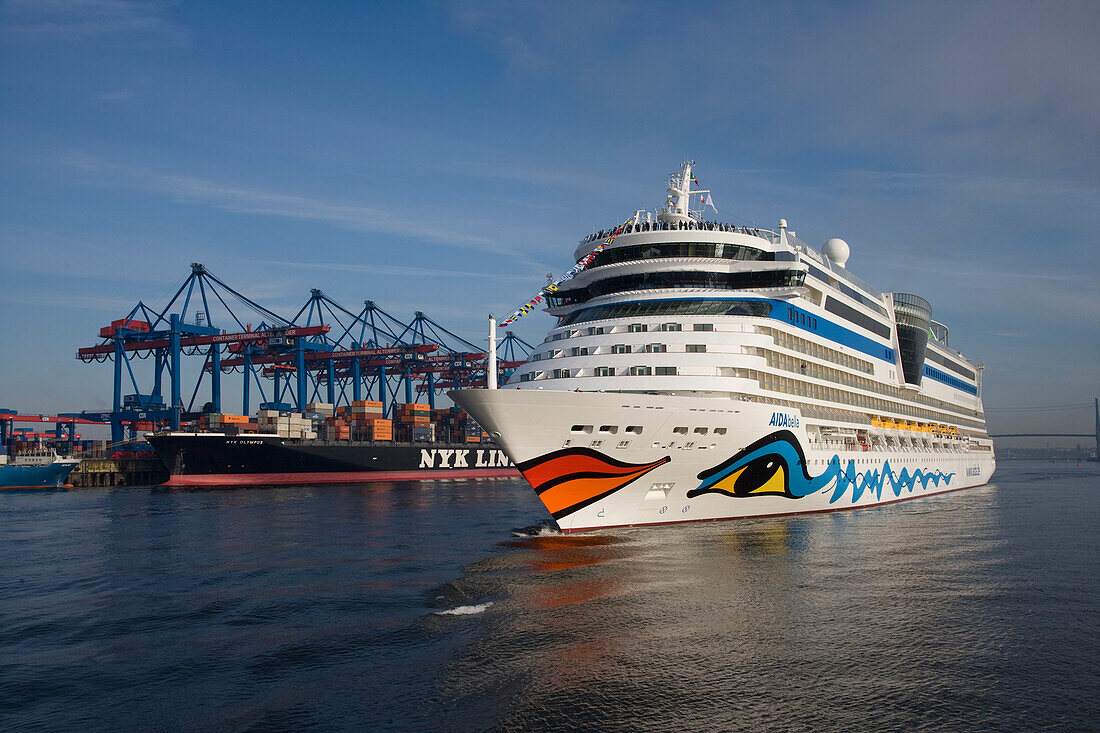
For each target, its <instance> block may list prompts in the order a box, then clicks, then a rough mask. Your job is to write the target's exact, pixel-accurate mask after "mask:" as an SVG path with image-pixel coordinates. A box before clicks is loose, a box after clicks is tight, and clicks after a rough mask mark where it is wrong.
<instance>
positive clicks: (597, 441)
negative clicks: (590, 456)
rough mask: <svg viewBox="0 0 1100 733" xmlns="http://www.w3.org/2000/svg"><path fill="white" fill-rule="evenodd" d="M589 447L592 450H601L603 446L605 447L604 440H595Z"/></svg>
mask: <svg viewBox="0 0 1100 733" xmlns="http://www.w3.org/2000/svg"><path fill="white" fill-rule="evenodd" d="M588 445H589V446H590V447H592V448H599V447H600V446H601V445H603V441H602V440H593V441H592V442H591V443H589V444H588Z"/></svg>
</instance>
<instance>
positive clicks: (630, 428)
mask: <svg viewBox="0 0 1100 733" xmlns="http://www.w3.org/2000/svg"><path fill="white" fill-rule="evenodd" d="M626 432H628V433H634V434H635V435H641V434H642V426H641V425H627V426H626Z"/></svg>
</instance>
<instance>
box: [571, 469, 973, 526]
mask: <svg viewBox="0 0 1100 733" xmlns="http://www.w3.org/2000/svg"><path fill="white" fill-rule="evenodd" d="M988 485H989V482H988V481H986V482H985V483H984V484H975V485H974V486H960V487H959V488H957V489H944V490H943V491H933V492H932V493H931V494H917V495H915V496H903V497H902V498H900V499H891V500H890V501H879V502H875V503H874V504H853V505H851V506H838V507H833V508H832V509H805V510H803V511H800V512H776V513H774V514H733V515H730V516H728V517H711V518H709V519H674V520H672V521H670V522H637V523H634V524H601V525H598V526H596V527H573V528H572V529H563V530H562V531H561V533H562V534H572V533H573V532H594V531H595V530H598V529H621V528H623V527H656V526H659V525H665V524H689V523H691V522H728V521H730V520H733V519H764V518H767V517H793V516H796V515H799V514H830V513H832V512H846V511H849V510H850V509H870V508H872V507H876V506H886V505H887V504H897V503H898V502H899V501H911V500H913V499H926V498H928V497H930V496H939V495H940V494H950V493H951V492H952V491H966V490H967V489H976V488H978V487H980V486H988Z"/></svg>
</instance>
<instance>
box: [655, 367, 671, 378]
mask: <svg viewBox="0 0 1100 733" xmlns="http://www.w3.org/2000/svg"><path fill="white" fill-rule="evenodd" d="M654 373H655V374H656V375H657V376H660V377H671V376H675V375H676V367H674V366H672V367H670V366H663V367H657V368H656V371H655V372H654Z"/></svg>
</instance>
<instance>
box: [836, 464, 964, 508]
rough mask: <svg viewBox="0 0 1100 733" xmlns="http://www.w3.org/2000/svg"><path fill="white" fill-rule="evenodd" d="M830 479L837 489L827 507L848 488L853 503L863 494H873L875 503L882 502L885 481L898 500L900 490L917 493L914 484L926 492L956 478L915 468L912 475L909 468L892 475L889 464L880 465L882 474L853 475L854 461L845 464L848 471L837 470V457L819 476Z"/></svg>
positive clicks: (863, 473) (874, 470)
mask: <svg viewBox="0 0 1100 733" xmlns="http://www.w3.org/2000/svg"><path fill="white" fill-rule="evenodd" d="M826 475H827V476H830V478H832V477H835V478H836V486H835V487H834V488H833V495H832V496H831V497H829V503H830V504H833V503H835V502H836V501H837V499H839V498H840V497H842V496H844V492H846V491H847V490H848V487H849V486H850V487H852V503H853V504H854V503H856V502H857V501H859V499H860V497H861V496H863V493H864V492H865V491H867V492H869V493H873V494H874V495H875V500H876V501H877V500H880V499H882V490H883V489H884V488H885V486H886V482H887V480H889V482H890V488H891V490H892V491H893V494H894V496H895V497H899V498H900V497H901V492H902V491H903V490H908V491H909V493H910V494H911V493H913V491H915V490H916V487H917V484H918V483H919V484H920V485H921V489H927V488H928V484H929V483H931V484H932V485H933V486H937V487H938V486H939V485H940V482H941V481H942V482H943V483H944V485H946V486H950V485H951V479H953V478H954V477H955V474H954V473H943V472H942V471H939V470H937V471H935V472H934V473H932V472H929V471H925V470H924V469H920V468H918V469H917V470H916V471H913V473H909V469H908V468H903V469H901V473H898V474H895V473H894V471H893V470H892V469H891V468H890V461H888V460H887V461H885V462H884V463H883V464H882V472H881V473H880V472H879V470H878V469H871V470H868V471H863V472H859V471H856V464H855V461H849V462H848V468H847V469H845V470H843V471H841V470H840V456H837V455H834V456H833V458H832V460H831V461H830V462H829V468H828V469H827V470H826V471H825V473H823V474H822V476H826Z"/></svg>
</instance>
